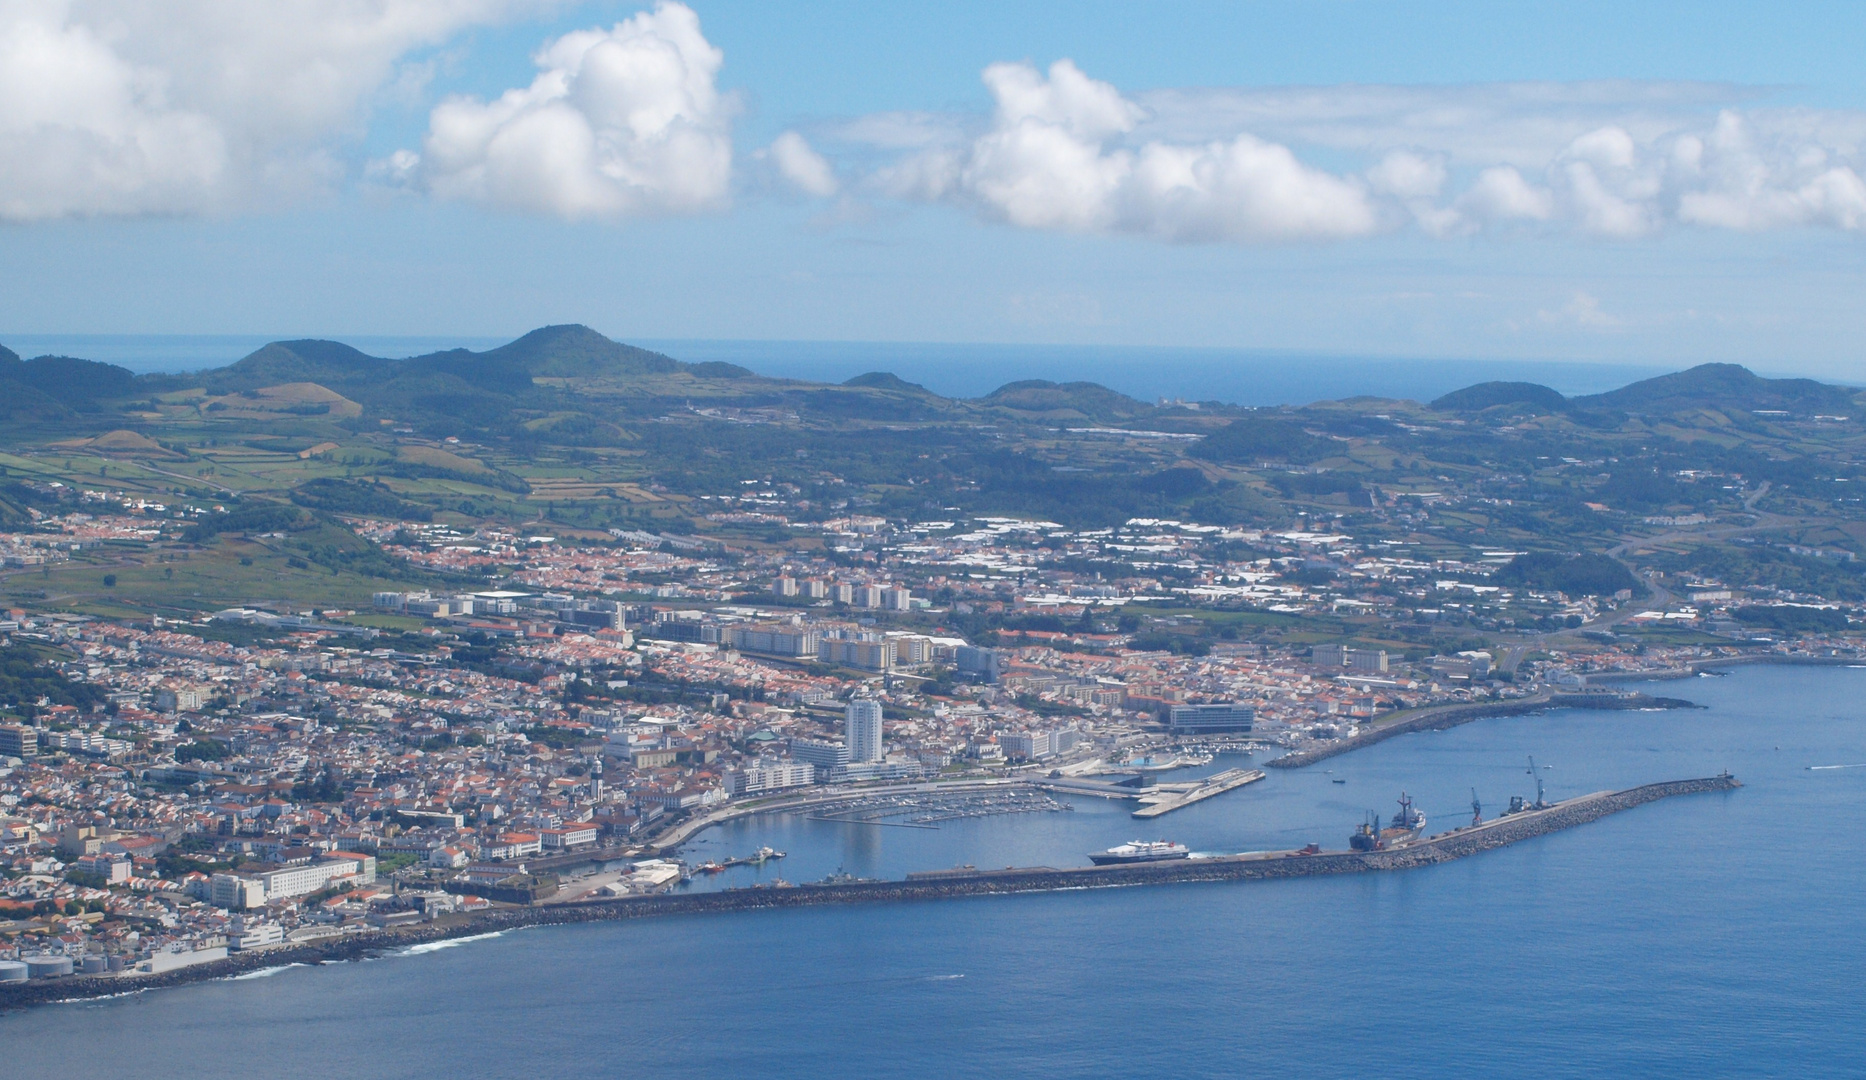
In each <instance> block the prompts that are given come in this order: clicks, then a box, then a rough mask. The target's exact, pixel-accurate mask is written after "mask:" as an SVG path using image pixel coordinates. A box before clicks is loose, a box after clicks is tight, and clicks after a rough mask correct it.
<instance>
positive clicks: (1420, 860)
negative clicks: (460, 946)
mask: <svg viewBox="0 0 1866 1080" xmlns="http://www.w3.org/2000/svg"><path fill="white" fill-rule="evenodd" d="M1741 786H1742V785H1741V784H1739V783H1738V782H1737V780H1736V779H1735V778H1734V777H1731V776H1729V775H1723V776H1712V777H1705V778H1702V779H1695V780H1672V781H1667V782H1665V783H1658V784H1647V785H1645V786H1644V787H1636V788H1629V789H1627V790H1625V791H1610V792H1598V793H1595V794H1593V795H1583V796H1581V797H1580V798H1576V799H1569V800H1566V801H1564V802H1560V803H1556V804H1555V805H1553V806H1551V807H1549V808H1548V809H1546V810H1539V811H1530V812H1527V813H1522V814H1516V815H1513V816H1511V817H1505V818H1499V819H1496V820H1494V821H1491V822H1487V823H1485V824H1484V825H1481V826H1477V827H1471V828H1465V829H1460V830H1457V831H1455V832H1450V833H1444V834H1441V835H1439V836H1436V837H1433V838H1431V839H1429V840H1423V841H1420V842H1418V843H1414V844H1411V845H1408V846H1406V847H1402V848H1397V849H1394V850H1392V851H1374V852H1364V853H1363V852H1325V853H1322V854H1319V855H1293V854H1273V855H1268V856H1265V855H1241V856H1240V855H1233V856H1222V857H1218V858H1211V859H1186V860H1175V861H1172V862H1159V863H1133V864H1128V865H1124V866H1094V867H1082V868H1078V869H1066V870H1054V869H1049V868H1047V867H1045V868H1033V869H1029V870H995V871H983V872H977V873H963V872H959V873H953V874H946V875H940V876H938V877H932V878H921V879H915V880H908V881H855V882H842V883H835V884H822V885H799V886H796V887H793V888H772V889H733V890H728V891H725V892H712V893H671V894H663V895H657V896H641V897H628V898H623V899H617V900H599V901H593V902H587V903H577V904H563V905H551V906H544V907H534V908H512V909H504V910H500V911H493V912H487V913H485V914H481V915H474V916H470V917H467V918H463V919H460V920H458V921H455V922H452V923H448V924H432V925H425V926H415V927H406V928H400V929H394V930H381V931H373V932H369V933H362V934H354V935H351V936H348V937H344V938H339V939H335V940H331V941H326V942H318V943H316V944H311V945H300V946H290V947H286V948H275V949H267V950H264V951H262V952H257V953H244V954H239V955H236V956H233V957H230V958H228V959H226V960H220V961H214V962H211V963H206V964H200V965H196V966H194V967H189V968H182V969H180V970H177V971H171V972H167V973H165V974H162V975H150V976H142V977H134V978H125V977H105V978H97V977H78V978H64V979H54V980H47V981H43V982H31V983H20V984H14V985H8V986H5V987H0V1008H21V1007H24V1006H28V1005H38V1004H46V1003H49V1002H56V1001H70V1000H77V999H83V998H96V997H110V996H115V995H118V994H126V993H134V992H137V991H141V990H151V989H157V988H160V987H167V986H179V985H181V984H184V983H191V982H203V981H207V980H211V979H220V978H226V977H228V976H231V975H238V974H242V973H244V972H249V971H256V970H259V969H262V968H273V967H280V966H284V965H288V964H318V963H328V962H332V961H338V960H355V959H360V958H362V957H366V956H374V955H380V954H382V953H384V952H388V951H392V950H395V949H400V948H406V947H407V946H410V945H416V944H421V943H423V942H430V941H441V940H446V939H449V938H460V937H468V936H472V935H476V934H485V933H490V932H495V931H500V930H512V929H517V928H520V927H525V926H541V925H558V924H567V923H583V922H605V921H610V920H617V919H638V918H646V917H649V916H655V915H686V914H704V913H711V912H725V911H753V910H764V909H770V908H796V907H816V906H821V905H826V904H865V903H882V902H889V901H903V900H941V899H950V898H955V897H964V896H1002V895H1009V894H1013V893H1033V892H1057V891H1063V890H1073V889H1105V888H1122V887H1127V886H1134V885H1165V884H1174V883H1185V882H1218V881H1264V880H1272V879H1282V878H1296V877H1315V876H1319V875H1325V874H1358V873H1369V872H1373V871H1381V870H1408V869H1413V868H1415V867H1422V866H1431V865H1434V864H1436V863H1442V862H1449V861H1451V860H1453V859H1461V858H1464V857H1466V856H1469V855H1476V854H1478V853H1480V852H1484V851H1490V850H1492V849H1494V848H1499V847H1505V846H1507V845H1510V844H1514V843H1518V842H1520V841H1523V840H1527V839H1530V838H1531V837H1536V836H1542V835H1544V834H1546V833H1551V832H1559V831H1560V830H1562V829H1570V828H1573V827H1575V826H1577V825H1583V824H1586V823H1587V822H1590V821H1595V820H1597V819H1599V818H1603V817H1606V816H1607V815H1609V814H1615V813H1619V812H1620V811H1622V810H1630V809H1632V808H1634V807H1636V806H1641V805H1643V804H1645V803H1649V802H1654V801H1656V800H1659V799H1665V798H1670V797H1672V796H1674V795H1690V794H1695V793H1698V792H1707V791H1732V790H1735V789H1736V788H1738V787H1741Z"/></svg>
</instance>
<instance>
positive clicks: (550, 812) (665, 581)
mask: <svg viewBox="0 0 1866 1080" xmlns="http://www.w3.org/2000/svg"><path fill="white" fill-rule="evenodd" d="M748 488H750V489H751V490H749V491H748V492H747V493H746V495H745V496H744V497H743V498H744V501H745V502H747V503H751V504H753V505H756V506H757V507H758V509H756V510H740V509H736V508H734V509H727V510H722V511H720V513H724V514H734V513H758V514H762V515H764V516H765V517H766V518H767V519H772V518H780V517H781V515H782V514H783V512H784V511H785V510H786V507H785V506H784V503H783V493H782V492H778V491H770V490H764V489H763V488H762V487H761V486H760V485H757V484H752V485H748ZM78 499H79V505H80V507H81V509H79V510H74V511H71V512H68V513H64V514H58V515H40V516H39V519H38V520H37V521H36V523H35V527H34V528H33V529H32V530H30V531H24V532H19V533H13V534H8V535H5V536H0V552H3V553H4V557H5V559H6V561H7V564H8V566H9V567H12V568H14V570H15V572H19V573H27V574H30V573H32V572H34V569H35V568H39V567H42V566H43V565H44V564H45V563H46V562H47V561H57V560H62V559H70V558H74V557H85V553H86V551H87V549H88V550H90V551H93V552H94V551H96V550H97V549H98V546H99V545H114V546H115V547H116V549H123V548H126V547H133V548H135V549H136V550H139V551H144V552H148V553H155V552H162V551H168V552H175V553H179V552H180V550H181V549H182V548H184V547H185V545H183V544H180V543H179V541H178V540H177V537H178V536H179V535H180V533H181V530H183V529H185V528H186V527H187V526H188V524H189V523H190V522H191V521H197V520H200V519H202V518H204V517H212V516H213V515H215V514H225V513H227V512H228V511H227V510H226V508H225V507H224V506H214V505H211V504H202V505H191V504H185V503H179V502H178V503H177V504H176V505H173V506H170V505H164V504H158V503H153V502H150V501H148V500H143V499H138V498H135V497H133V496H131V495H127V494H124V493H121V492H112V491H108V490H86V491H84V492H82V494H81V495H80V496H78ZM735 505H736V504H735ZM345 521H346V524H347V527H349V528H350V529H352V530H353V531H354V532H355V533H356V535H357V536H359V537H360V538H362V539H364V540H367V541H369V542H371V543H372V544H376V545H379V546H380V547H381V549H382V550H383V551H384V552H385V553H387V554H388V555H391V556H393V557H395V558H397V559H400V560H403V561H404V562H405V563H406V565H408V566H410V567H414V568H419V569H423V570H426V571H431V572H432V573H434V574H436V575H444V576H445V579H446V580H456V581H462V582H464V581H469V580H471V581H473V582H474V583H475V584H476V585H477V587H462V588H459V589H457V590H447V589H430V590H427V591H406V590H404V591H381V592H378V593H376V594H375V596H374V597H373V599H372V603H371V605H370V607H369V608H367V609H355V610H346V609H316V608H305V607H301V606H300V605H297V604H294V603H292V602H291V601H290V599H289V598H288V597H267V596H254V597H252V598H251V600H250V602H249V603H248V604H246V605H243V606H239V607H233V608H228V609H224V610H220V611H217V612H214V613H212V614H209V615H204V616H201V617H198V618H193V619H178V618H163V617H160V616H155V617H150V618H108V617H101V616H92V615H82V614H71V613H59V612H33V611H28V610H25V609H18V610H14V611H11V612H8V613H7V617H6V619H5V621H4V622H0V632H4V634H5V635H6V639H7V640H6V644H5V645H4V647H0V676H3V677H4V680H5V685H4V693H5V694H6V695H8V697H9V699H10V700H8V701H7V702H6V704H7V705H8V706H9V709H10V712H11V713H12V714H13V715H12V716H11V717H10V718H9V720H8V722H6V723H5V724H3V725H0V844H3V845H4V846H3V847H0V853H3V855H4V860H5V861H4V867H5V869H4V873H5V881H4V886H3V887H4V898H0V920H4V921H0V980H4V981H12V980H20V979H34V978H50V977H58V976H62V975H66V974H71V973H90V974H99V973H111V972H122V973H129V974H151V973H161V972H164V971H170V970H174V969H176V968H180V967H185V966H188V965H191V964H197V963H204V962H208V961H212V960H218V959H222V958H225V957H227V956H228V955H229V953H239V952H246V951H251V950H264V949H267V948H270V947H275V946H283V945H290V944H303V943H307V942H316V941H319V940H323V939H328V938H335V937H341V936H343V935H346V934H351V933H356V932H361V931H366V930H372V929H380V928H383V927H389V926H396V925H403V924H407V923H418V922H423V921H430V920H433V919H436V918H440V917H443V916H447V915H450V914H453V913H457V912H471V911H475V910H484V909H486V908H488V907H492V906H497V905H511V904H539V903H542V904H551V903H575V902H577V901H578V900H579V899H583V898H588V897H592V896H597V895H602V896H613V895H618V894H625V893H628V892H656V891H664V890H668V889H677V888H681V887H682V882H683V881H684V880H685V879H686V878H687V877H688V876H689V874H690V873H691V871H692V870H693V868H692V867H689V866H688V865H686V863H685V862H684V861H682V859H681V857H680V854H679V851H678V844H679V842H680V841H682V840H685V839H687V838H690V837H691V836H693V835H694V833H695V832H696V831H698V830H699V829H701V828H703V827H705V826H706V825H707V824H708V823H709V822H712V821H715V820H721V819H723V817H724V816H726V815H729V814H733V813H741V812H748V811H750V810H756V809H761V808H762V809H766V810H768V811H781V810H782V809H783V808H784V807H785V806H786V805H787V803H786V801H785V800H786V798H789V797H796V796H800V795H803V796H809V797H812V798H814V797H817V796H818V795H828V796H841V797H846V798H849V799H856V800H859V799H861V798H863V797H865V793H867V794H870V795H873V794H878V793H887V792H890V791H898V790H902V789H903V788H904V787H905V786H908V785H918V786H921V789H922V790H924V785H928V784H932V785H936V786H937V785H939V784H941V783H948V784H951V785H953V787H952V790H953V791H955V792H958V791H963V790H967V789H966V787H965V785H967V784H976V782H979V781H983V780H1017V779H1020V778H1021V779H1024V780H1027V781H1030V782H1032V783H1044V782H1052V783H1053V782H1057V778H1064V779H1067V778H1075V777H1093V776H1099V775H1108V774H1117V773H1121V772H1122V771H1124V770H1125V771H1130V772H1131V771H1142V772H1144V771H1147V770H1149V769H1152V768H1155V767H1159V768H1170V767H1171V766H1172V765H1174V764H1177V763H1189V762H1195V761H1201V760H1208V759H1209V755H1210V754H1211V753H1212V752H1214V751H1217V750H1234V751H1235V750H1251V751H1261V750H1269V749H1271V748H1283V749H1288V750H1296V751H1300V750H1303V749H1305V748H1314V747H1319V746H1327V745H1330V744H1332V743H1338V742H1341V741H1344V740H1353V739H1355V738H1357V737H1358V736H1361V735H1362V734H1363V733H1365V732H1368V731H1371V730H1374V729H1376V728H1378V727H1379V726H1380V725H1381V724H1383V723H1387V722H1391V721H1392V720H1394V719H1395V718H1403V717H1406V716H1409V715H1414V714H1416V713H1418V712H1419V710H1423V709H1430V708H1435V707H1440V706H1447V705H1460V704H1477V705H1482V704H1484V703H1498V704H1503V703H1510V702H1518V703H1524V702H1526V703H1531V704H1533V703H1534V702H1536V701H1542V700H1547V699H1548V695H1550V694H1556V693H1559V694H1566V695H1569V699H1570V700H1573V699H1574V698H1575V697H1576V696H1578V695H1588V694H1594V695H1602V696H1604V697H1613V696H1614V695H1617V694H1620V693H1623V692H1624V691H1623V688H1621V687H1620V682H1621V681H1622V680H1628V679H1635V678H1639V677H1641V676H1645V675H1652V674H1663V673H1676V672H1679V671H1689V670H1696V669H1699V668H1701V667H1702V666H1703V665H1705V664H1709V663H1715V662H1719V661H1723V662H1734V661H1741V660H1753V659H1777V660H1796V659H1802V660H1821V659H1825V660H1829V661H1834V660H1839V659H1846V658H1855V659H1857V658H1858V656H1859V654H1858V651H1857V648H1856V646H1855V645H1854V644H1853V643H1852V642H1851V641H1849V640H1848V639H1846V638H1845V637H1844V636H1843V635H1838V636H1836V635H1830V634H1828V633H1826V632H1823V631H1822V629H1821V628H1822V627H1832V626H1837V627H1839V628H1840V629H1841V630H1844V627H1845V625H1846V622H1847V616H1848V615H1849V614H1855V615H1857V614H1858V613H1857V612H1856V611H1854V610H1853V609H1851V608H1850V607H1849V606H1847V605H1845V604H1842V603H1839V602H1835V601H1830V600H1826V599H1823V598H1821V597H1818V596H1811V595H1804V594H1801V593H1797V592H1794V591H1792V590H1786V589H1781V588H1774V587H1767V588H1764V587H1753V586H1752V587H1747V588H1745V587H1733V586H1731V585H1728V584H1726V583H1723V582H1719V581H1715V580H1708V579H1703V578H1700V577H1676V578H1668V577H1667V576H1666V575H1662V574H1658V573H1656V572H1650V571H1648V572H1646V573H1645V574H1644V575H1643V579H1635V578H1633V577H1632V576H1631V575H1630V574H1626V571H1624V570H1623V569H1620V568H1619V566H1618V564H1617V563H1615V564H1611V565H1612V567H1613V568H1615V569H1618V570H1619V573H1620V574H1622V575H1625V579H1624V580H1619V579H1617V578H1614V577H1613V576H1612V575H1611V574H1609V575H1606V578H1607V580H1605V581H1604V584H1595V585H1591V586H1589V587H1588V588H1587V590H1586V591H1579V590H1577V592H1576V593H1575V594H1573V595H1571V594H1569V593H1566V592H1563V591H1561V590H1558V589H1549V588H1545V587H1544V588H1538V587H1532V586H1529V585H1524V584H1520V582H1521V581H1522V580H1523V575H1522V574H1521V573H1520V572H1518V571H1520V569H1521V567H1522V566H1523V565H1524V564H1523V560H1524V559H1525V555H1526V553H1523V552H1516V551H1508V550H1494V549H1491V550H1486V549H1482V548H1473V549H1469V550H1464V551H1448V550H1447V549H1446V546H1445V545H1444V544H1442V543H1438V544H1433V545H1426V544H1422V543H1419V542H1410V543H1409V542H1405V541H1394V540H1392V539H1378V540H1370V541H1364V540H1361V539H1358V538H1357V537H1356V536H1355V535H1352V534H1351V533H1350V532H1348V531H1344V530H1343V528H1342V527H1341V525H1340V523H1339V522H1335V521H1330V520H1323V519H1319V518H1317V519H1311V520H1306V521H1303V522H1301V523H1300V525H1301V527H1299V528H1293V529H1286V530H1281V531H1277V530H1261V529H1245V528H1238V527H1226V526H1215V525H1204V524H1200V523H1196V522H1190V521H1180V520H1170V519H1153V518H1137V519H1132V520H1129V521H1127V522H1126V523H1125V524H1123V525H1120V526H1116V527H1105V528H1094V529H1084V528H1069V527H1065V526H1063V525H1061V524H1058V523H1055V522H1047V521H1037V520H1026V519H1017V518H1009V517H985V518H955V519H954V520H918V521H916V520H902V519H890V518H884V517H880V516H863V515H844V516H840V517H831V518H827V519H820V520H817V521H815V522H809V521H792V520H790V519H788V518H784V519H783V521H784V524H786V525H787V526H790V527H792V528H793V529H794V532H793V533H792V535H793V536H794V537H795V542H793V543H788V544H761V545H739V544H733V543H730V542H726V541H721V540H719V539H716V538H707V537H703V536H694V535H676V534H672V533H659V532H652V531H646V530H642V529H620V528H616V529H610V530H607V531H605V532H596V531H592V530H581V531H564V532H565V533H566V534H565V535H553V534H546V533H530V532H526V531H524V530H519V529H513V528H509V527H503V526H496V525H483V526H478V527H475V526H471V525H466V524H452V525H448V524H438V523H433V522H427V521H400V520H383V519H373V518H346V519H345ZM1654 524H1655V525H1656V526H1658V527H1669V526H1670V524H1671V523H1654ZM560 531H562V530H560ZM1758 613H1761V616H1762V617H1759V616H1758ZM1809 620H1813V621H1812V622H1810V621H1809ZM1823 620H1825V621H1823ZM1771 626H1775V627H1781V626H1795V627H1801V628H1802V630H1803V631H1804V632H1802V633H1799V634H1786V633H1777V632H1775V631H1772V630H1771V629H1770V627H1771ZM1694 665H1696V667H1694ZM1279 752H1280V750H1279Z"/></svg>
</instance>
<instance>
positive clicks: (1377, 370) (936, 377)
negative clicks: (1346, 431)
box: [0, 333, 1670, 405]
mask: <svg viewBox="0 0 1866 1080" xmlns="http://www.w3.org/2000/svg"><path fill="white" fill-rule="evenodd" d="M292 336H299V335H279V334H274V335H269V336H268V335H257V334H223V335H213V334H192V335H163V334H4V333H0V345H5V346H7V347H8V348H10V349H12V350H13V351H14V352H16V353H18V354H19V355H21V356H43V355H47V354H54V355H65V356H80V357H84V358H85V359H89V360H102V361H105V362H108V363H112V364H119V365H121V366H123V367H127V368H129V369H130V370H131V371H136V372H181V371H199V370H202V369H204V368H212V367H221V366H224V365H226V364H231V363H233V362H234V361H236V360H238V359H240V358H241V357H243V356H246V355H247V354H248V353H251V352H252V351H253V350H255V349H257V348H259V347H260V346H262V345H264V344H266V343H267V342H270V341H275V340H279V339H280V338H281V337H292ZM339 340H342V341H343V342H345V343H346V344H349V345H351V346H354V347H355V348H358V349H361V350H363V351H364V352H366V353H369V354H370V355H372V356H388V357H403V356H417V355H421V354H424V353H430V352H437V351H440V350H442V349H455V348H466V349H474V350H484V349H490V348H493V347H495V346H498V345H503V344H505V341H506V340H507V339H504V338H488V337H445V336H428V337H388V336H380V335H376V336H340V337H339ZM630 340H631V341H632V343H633V344H637V345H640V346H642V347H644V348H649V349H654V350H657V351H659V352H664V353H666V354H668V355H669V356H672V357H675V358H676V359H679V360H685V361H688V362H690V363H700V362H703V361H708V360H723V361H725V362H727V363H733V364H738V365H740V366H742V367H746V368H750V369H751V370H753V371H756V372H758V373H759V374H762V375H771V376H776V377H779V378H787V379H810V380H815V381H820V382H842V381H844V380H846V379H849V378H853V377H854V376H856V375H861V374H863V373H865V372H870V371H889V372H893V373H894V374H896V375H899V376H900V377H901V378H903V379H906V380H908V381H909V382H916V383H919V384H921V385H923V386H925V387H927V388H928V389H930V390H933V391H935V392H937V393H940V394H944V395H946V396H948V397H982V396H983V395H985V394H989V393H990V392H991V391H993V390H995V389H997V388H998V387H1000V386H1003V385H1004V384H1005V383H1007V382H1011V381H1014V380H1017V379H1049V380H1051V381H1052V382H1074V381H1088V382H1098V383H1101V384H1102V385H1104V386H1108V387H1111V388H1113V389H1115V390H1119V391H1121V392H1122V393H1124V394H1129V395H1131V396H1133V397H1137V398H1140V399H1141V400H1143V401H1153V400H1157V399H1159V398H1163V397H1164V398H1181V399H1184V400H1187V401H1223V402H1229V403H1232V404H1238V405H1299V404H1304V403H1307V402H1311V401H1324V400H1334V399H1338V398H1345V397H1352V396H1355V395H1370V396H1375V397H1389V398H1410V399H1412V400H1415V401H1430V400H1431V399H1433V398H1435V397H1438V396H1439V395H1440V394H1444V393H1446V392H1448V391H1451V390H1456V389H1458V388H1459V387H1463V386H1469V385H1471V384H1472V383H1477V382H1483V381H1485V380H1489V379H1510V380H1517V381H1527V382H1539V383H1542V384H1544V385H1546V386H1551V387H1554V388H1555V389H1556V390H1559V391H1561V392H1562V393H1564V394H1570V395H1573V394H1592V393H1598V392H1600V391H1603V390H1611V389H1614V388H1615V387H1619V386H1624V385H1626V384H1627V383H1630V382H1634V381H1636V380H1639V379H1644V378H1649V377H1651V376H1653V375H1660V374H1663V373H1665V372H1666V371H1667V370H1670V369H1667V368H1663V367H1653V366H1649V365H1636V364H1599V363H1566V362H1555V361H1502V360H1429V359H1390V358H1389V359H1382V358H1370V357H1356V356H1330V355H1320V354H1313V353H1287V352H1274V351H1266V350H1260V349H1176V348H1143V347H1138V346H1073V345H947V344H920V343H912V342H849V341H710V340H697V339H660V338H652V339H645V340H636V339H630Z"/></svg>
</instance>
